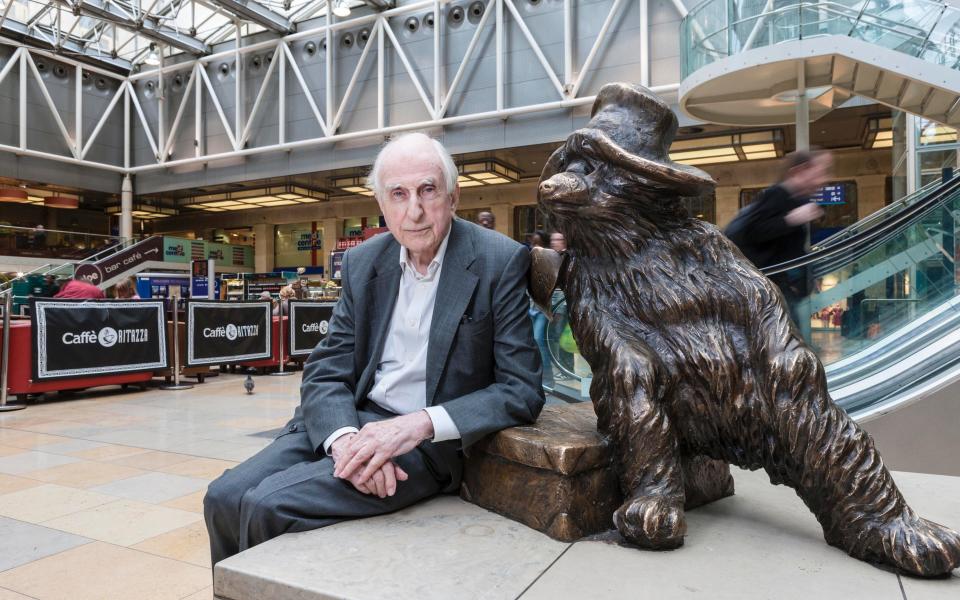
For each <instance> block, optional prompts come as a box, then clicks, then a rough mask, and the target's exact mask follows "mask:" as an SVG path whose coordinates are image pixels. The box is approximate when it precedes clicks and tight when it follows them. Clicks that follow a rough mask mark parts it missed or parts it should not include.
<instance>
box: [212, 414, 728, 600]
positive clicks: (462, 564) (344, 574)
mask: <svg viewBox="0 0 960 600" xmlns="http://www.w3.org/2000/svg"><path fill="white" fill-rule="evenodd" d="M612 457H613V452H612V448H611V446H610V443H609V441H608V440H607V439H606V438H604V437H603V436H601V435H600V434H599V433H597V430H596V416H595V415H594V412H593V406H592V405H591V404H590V403H582V404H565V405H551V406H547V407H545V408H544V410H543V412H542V413H541V415H540V418H539V419H538V420H537V422H536V423H535V424H533V425H530V426H524V427H513V428H510V429H506V430H504V431H501V432H499V433H497V434H495V435H493V436H490V437H489V438H488V439H486V440H483V441H481V442H479V443H477V444H475V445H474V446H472V447H471V448H470V449H469V451H468V453H467V458H466V464H465V472H464V480H463V486H462V489H461V498H463V499H464V500H467V501H469V503H467V502H464V501H463V500H461V499H458V498H455V497H450V496H443V497H439V498H435V499H433V500H429V501H427V502H424V503H422V504H419V505H416V506H413V507H411V508H408V509H406V510H402V511H398V512H396V513H393V514H390V515H384V516H381V517H373V518H370V519H363V520H358V521H350V522H346V523H340V524H337V525H333V526H331V527H327V528H323V529H320V530H317V531H310V532H306V533H297V534H288V535H284V536H282V537H280V538H277V539H274V540H271V541H269V542H267V543H265V544H262V545H260V546H257V547H255V548H252V549H250V550H247V551H246V552H243V553H241V554H239V555H237V556H234V557H231V558H229V559H227V560H225V561H223V562H222V563H220V564H218V565H217V566H216V568H215V571H214V581H215V586H214V590H215V592H216V594H217V598H223V599H228V600H249V599H255V598H257V599H259V598H271V599H276V600H282V599H287V598H289V599H291V600H292V599H297V600H302V599H307V598H309V599H321V598H351V599H361V598H408V597H416V598H459V597H468V596H476V597H484V598H516V597H517V596H519V595H520V594H522V593H523V590H524V589H525V587H526V586H528V585H530V584H531V583H532V582H533V581H535V580H536V579H537V577H539V575H540V574H541V573H543V572H544V571H545V570H546V569H548V568H549V567H550V565H551V564H552V563H553V561H555V560H556V559H557V558H558V557H559V556H560V555H561V554H562V553H563V552H564V551H565V549H567V548H568V547H569V545H568V544H567V543H564V542H572V541H575V540H578V539H581V538H583V537H585V536H589V535H591V534H594V533H598V532H601V531H606V530H609V529H611V528H612V525H613V523H612V515H613V511H614V510H615V509H616V508H617V507H618V506H619V505H620V503H621V495H620V489H619V486H618V484H617V477H616V473H615V470H614V469H613V468H612V465H611V461H612ZM724 468H725V469H726V466H725V465H724ZM731 482H732V480H731ZM729 493H732V485H731V487H730V489H729V490H725V491H724V495H728V494H729ZM717 497H719V495H718V496H717ZM471 503H472V504H471ZM474 505H476V506H474ZM480 507H482V508H480ZM484 508H485V509H489V510H490V511H493V512H488V511H487V510H483V509H484ZM497 513H499V514H497ZM501 515H503V516H501ZM505 517H508V518H505ZM539 532H543V533H539ZM544 533H545V534H547V535H543V534H544ZM548 536H549V537H548ZM551 538H553V539H551ZM428 565H429V566H430V567H431V568H432V569H434V571H433V572H431V573H430V574H429V576H425V575H424V568H425V567H426V566H428ZM365 572H376V573H378V576H377V577H373V578H370V579H369V580H366V579H364V578H363V577H361V576H359V574H362V573H365ZM464 590H471V594H468V596H464V595H463V591H464ZM480 591H483V593H480V594H479V595H478V592H480Z"/></svg>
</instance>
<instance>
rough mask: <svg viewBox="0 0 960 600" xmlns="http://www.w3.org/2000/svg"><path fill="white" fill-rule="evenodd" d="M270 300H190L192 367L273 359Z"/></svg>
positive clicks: (188, 304) (189, 324) (188, 320)
mask: <svg viewBox="0 0 960 600" xmlns="http://www.w3.org/2000/svg"><path fill="white" fill-rule="evenodd" d="M272 321H273V315H272V306H271V304H270V302H217V301H203V300H198V301H190V302H187V323H186V325H187V361H186V364H187V366H189V367H193V366H199V365H213V364H221V365H222V364H230V363H238V362H245V361H253V360H264V359H269V358H270V357H271V355H272V352H273V346H272V345H271V342H272V340H271V337H272Z"/></svg>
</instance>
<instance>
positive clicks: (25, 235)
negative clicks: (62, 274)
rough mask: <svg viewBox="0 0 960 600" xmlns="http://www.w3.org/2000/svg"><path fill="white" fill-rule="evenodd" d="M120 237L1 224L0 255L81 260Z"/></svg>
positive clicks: (115, 241)
mask: <svg viewBox="0 0 960 600" xmlns="http://www.w3.org/2000/svg"><path fill="white" fill-rule="evenodd" d="M120 241H121V238H120V237H118V236H113V235H101V234H96V233H76V232H73V231H62V230H58V229H40V228H35V227H14V226H11V225H0V256H21V257H34V258H56V259H63V260H74V261H80V260H84V259H87V258H89V257H91V256H92V255H94V254H97V253H100V252H103V251H105V250H109V249H111V248H113V247H115V246H117V245H118V244H119V243H120Z"/></svg>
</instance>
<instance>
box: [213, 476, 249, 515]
mask: <svg viewBox="0 0 960 600" xmlns="http://www.w3.org/2000/svg"><path fill="white" fill-rule="evenodd" d="M233 479H234V478H233V477H231V476H230V471H227V472H226V473H224V474H223V475H221V476H220V477H218V478H217V479H214V480H213V481H211V482H210V485H209V486H208V487H207V493H206V494H205V495H204V496H203V514H204V516H205V517H206V519H207V521H209V520H210V518H211V517H213V516H214V515H223V514H229V513H231V512H233V513H239V511H240V501H241V499H242V498H243V494H244V493H245V492H246V491H247V490H246V489H244V488H243V487H241V486H238V485H237V482H235V481H233Z"/></svg>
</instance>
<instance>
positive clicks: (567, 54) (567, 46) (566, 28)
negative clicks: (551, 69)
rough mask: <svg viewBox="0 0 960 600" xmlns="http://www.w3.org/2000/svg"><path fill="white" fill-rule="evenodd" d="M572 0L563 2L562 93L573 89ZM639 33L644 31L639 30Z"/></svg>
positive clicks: (568, 92) (568, 93) (567, 92)
mask: <svg viewBox="0 0 960 600" xmlns="http://www.w3.org/2000/svg"><path fill="white" fill-rule="evenodd" d="M572 4H573V0H563V91H564V92H565V93H566V94H567V96H569V95H570V90H572V89H573V6H572ZM641 31H646V30H645V29H644V30H641Z"/></svg>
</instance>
